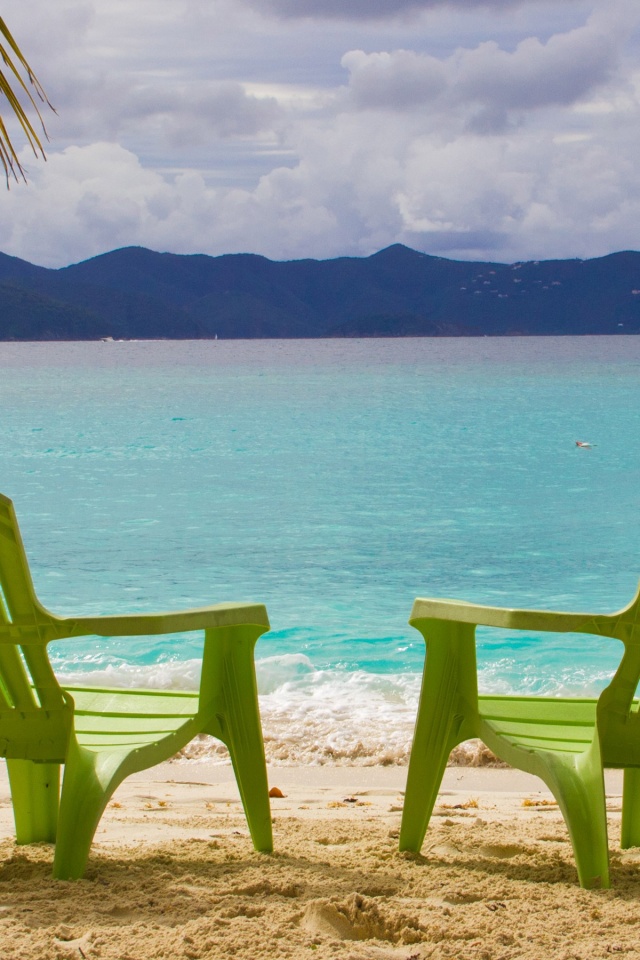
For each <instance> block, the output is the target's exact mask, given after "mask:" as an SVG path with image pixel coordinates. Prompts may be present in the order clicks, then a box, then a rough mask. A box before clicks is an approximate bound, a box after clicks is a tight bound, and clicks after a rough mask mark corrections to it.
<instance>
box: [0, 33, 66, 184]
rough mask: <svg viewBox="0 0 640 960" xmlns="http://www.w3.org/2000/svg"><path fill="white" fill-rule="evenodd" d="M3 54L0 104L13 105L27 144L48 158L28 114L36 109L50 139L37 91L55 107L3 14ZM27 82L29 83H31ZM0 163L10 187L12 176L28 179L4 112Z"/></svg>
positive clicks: (0, 121) (0, 128)
mask: <svg viewBox="0 0 640 960" xmlns="http://www.w3.org/2000/svg"><path fill="white" fill-rule="evenodd" d="M0 56H1V57H2V62H3V64H4V67H5V69H4V70H0V105H2V104H3V103H4V101H6V103H7V104H8V105H9V109H10V112H11V113H13V115H14V117H15V118H16V119H17V120H18V123H19V124H20V126H21V128H22V132H23V133H24V135H25V138H26V140H27V143H28V144H29V146H30V147H31V149H32V150H33V153H34V155H35V156H36V157H37V156H41V157H42V158H43V159H45V160H46V155H45V152H44V147H43V146H42V141H41V140H40V136H39V135H38V133H37V132H36V129H35V127H34V126H33V124H32V122H31V120H30V119H29V117H28V115H27V110H28V109H30V108H31V109H32V110H34V111H35V114H36V117H37V119H38V121H39V123H40V126H41V127H42V133H41V135H43V136H44V138H45V139H47V140H48V139H49V138H48V136H47V130H46V127H45V125H44V120H43V119H42V114H41V113H40V110H39V108H38V104H37V103H36V100H35V97H34V94H35V96H36V97H37V98H38V99H39V100H40V101H41V102H42V103H46V104H47V106H48V107H50V108H51V109H52V110H53V109H54V108H53V107H52V105H51V103H50V102H49V99H48V97H47V95H46V93H45V92H44V89H43V87H42V84H41V83H40V81H39V80H38V78H37V77H36V75H35V73H34V72H33V70H32V69H31V67H30V66H29V64H28V63H27V61H26V60H25V58H24V55H23V54H22V52H21V50H20V48H19V47H18V45H17V43H16V41H15V40H14V38H13V36H12V34H11V31H10V30H9V28H8V27H7V25H6V23H5V22H4V20H3V19H2V17H0ZM23 74H26V80H27V82H25V79H23ZM27 83H28V84H29V86H27ZM32 91H33V93H32ZM20 98H22V100H25V99H26V105H25V106H23V104H22V102H21V99H20ZM25 107H26V108H25ZM54 112H55V111H54ZM0 165H1V166H2V168H3V169H4V174H5V178H6V181H7V186H8V185H9V179H10V177H13V178H14V179H15V180H17V179H18V177H19V176H20V177H22V179H23V180H25V181H26V176H25V172H24V168H23V166H22V164H21V163H20V160H19V159H18V155H17V153H16V149H15V147H14V145H13V141H12V139H11V136H10V135H9V133H8V131H7V128H6V125H5V123H4V118H3V116H2V113H1V112H0Z"/></svg>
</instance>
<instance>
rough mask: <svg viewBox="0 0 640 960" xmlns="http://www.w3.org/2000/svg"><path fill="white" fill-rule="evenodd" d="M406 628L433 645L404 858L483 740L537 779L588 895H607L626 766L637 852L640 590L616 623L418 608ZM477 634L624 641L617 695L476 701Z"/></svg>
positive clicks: (455, 606) (625, 818)
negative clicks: (611, 793) (461, 750)
mask: <svg viewBox="0 0 640 960" xmlns="http://www.w3.org/2000/svg"><path fill="white" fill-rule="evenodd" d="M409 623H410V624H411V625H412V626H413V627H415V628H416V629H417V630H419V631H420V633H422V635H423V637H424V639H425V641H426V645H427V655H426V660H425V668H424V676H423V682H422V691H421V695H420V703H419V707H418V716H417V721H416V728H415V735H414V741H413V747H412V750H411V758H410V762H409V771H408V776H407V789H406V794H405V802H404V810H403V815H402V825H401V830H400V849H401V850H413V851H415V852H419V850H420V848H421V847H422V843H423V840H424V836H425V833H426V830H427V826H428V824H429V820H430V818H431V813H432V811H433V807H434V804H435V801H436V797H437V794H438V790H439V788H440V784H441V782H442V777H443V775H444V770H445V767H446V764H447V759H448V757H449V754H450V752H451V751H452V750H453V748H454V747H455V746H457V744H459V743H462V742H463V741H464V740H469V739H472V738H479V739H480V740H482V741H483V742H484V743H485V744H486V745H487V746H488V747H489V749H490V750H492V751H493V752H494V753H495V754H496V756H498V757H500V758H501V759H502V760H504V761H506V762H507V763H509V764H511V765H512V766H514V767H518V768H519V769H521V770H526V771H527V772H528V773H533V774H535V775H536V776H538V777H540V778H541V779H542V780H544V782H545V783H546V784H547V786H548V787H549V789H550V790H551V792H552V793H553V795H554V797H555V798H556V800H557V801H558V805H559V807H560V810H561V811H562V815H563V817H564V819H565V822H566V824H567V828H568V830H569V834H570V837H571V843H572V845H573V851H574V855H575V859H576V865H577V868H578V878H579V880H580V884H581V886H583V887H608V886H609V885H610V878H609V850H608V841H607V819H606V807H605V787H604V774H603V770H604V768H605V767H617V768H622V769H624V794H623V811H622V840H621V843H622V847H623V848H626V847H632V846H640V715H639V713H638V701H637V700H634V696H635V692H636V687H637V685H638V681H639V679H640V590H639V591H638V593H637V594H636V596H635V598H634V599H633V601H632V602H631V603H630V604H629V606H628V607H625V608H624V610H621V611H620V612H619V613H613V614H610V615H597V614H596V615H590V614H584V613H553V612H544V611H538V610H507V609H500V608H497V607H483V606H476V605H474V604H470V603H464V602H461V601H455V600H425V599H417V600H416V601H415V603H414V605H413V610H412V613H411V618H410V620H409ZM477 625H483V626H489V627H504V628H507V629H512V630H535V631H548V632H553V633H582V634H585V633H587V634H596V635H597V636H601V637H612V638H614V639H616V640H620V641H622V643H623V644H624V652H623V656H622V659H621V661H620V665H619V666H618V669H617V671H616V673H615V675H614V676H613V678H612V680H611V682H610V684H609V686H608V687H607V688H606V689H605V690H604V691H603V692H602V694H601V695H600V697H599V698H598V699H597V700H595V699H587V698H585V699H580V698H571V699H568V698H554V697H506V696H479V695H478V685H477V672H476V650H475V629H476V626H477Z"/></svg>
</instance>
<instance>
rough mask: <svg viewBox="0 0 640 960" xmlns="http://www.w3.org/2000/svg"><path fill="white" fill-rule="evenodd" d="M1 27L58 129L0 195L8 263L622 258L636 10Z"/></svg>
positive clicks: (76, 11) (361, 6)
mask: <svg viewBox="0 0 640 960" xmlns="http://www.w3.org/2000/svg"><path fill="white" fill-rule="evenodd" d="M2 16H3V17H4V19H5V20H6V22H7V24H8V25H9V27H10V29H11V30H12V31H13V33H14V36H15V37H16V39H17V40H18V42H19V43H20V45H21V47H22V49H23V52H24V53H25V54H26V56H27V58H28V60H29V61H30V63H31V65H32V67H33V68H34V69H35V71H36V73H37V74H38V77H39V79H40V81H41V82H42V83H43V85H44V87H45V89H46V91H47V93H48V95H49V98H50V99H51V101H52V103H53V104H54V105H55V107H56V110H57V115H53V114H50V113H47V114H46V116H45V120H46V124H47V130H48V133H49V137H50V143H49V144H48V146H47V157H48V159H47V162H46V163H44V162H42V161H37V160H35V159H34V158H33V156H32V155H30V154H29V153H27V152H26V151H22V152H21V154H20V155H21V158H22V160H23V162H24V163H25V166H26V167H27V170H28V177H29V184H28V185H24V184H15V185H13V186H12V187H11V190H10V191H8V192H7V191H5V190H4V188H2V190H1V191H0V204H1V205H2V206H1V209H0V250H2V251H3V252H5V253H9V254H12V255H14V256H18V257H22V258H24V259H27V260H30V261H32V262H34V263H39V264H43V265H45V266H61V265H65V264H68V263H71V262H75V261H78V260H83V259H86V258H87V257H90V256H94V255H96V254H98V253H103V252H105V251H107V250H111V249H114V248H116V247H122V246H128V245H142V246H146V247H150V248H152V249H154V250H162V251H165V250H168V251H172V252H175V253H200V252H202V253H209V254H214V255H215V254H221V253H228V252H241V251H242V252H253V253H261V254H264V255H265V256H268V257H271V258H273V259H294V258H296V259H297V258H300V257H317V258H326V257H334V256H340V255H352V256H364V255H368V254H370V253H373V252H375V251H376V250H379V249H381V248H382V247H385V246H388V245H389V244H391V243H395V242H401V243H405V244H407V245H408V246H411V247H413V248H415V249H417V250H422V251H425V252H427V253H432V254H436V255H439V256H445V257H451V258H454V259H480V258H482V259H491V260H497V261H509V262H510V261H514V260H524V259H548V258H553V257H594V256H601V255H603V254H607V253H610V252H612V251H615V250H621V249H640V159H639V158H640V122H639V121H640V3H638V0H561V2H558V0H485V2H480V0H55V3H52V2H51V0H29V2H28V3H25V2H24V0H4V2H3V4H2ZM4 113H5V112H4V111H3V114H4ZM11 129H12V131H15V128H14V127H12V128H11ZM16 140H19V135H18V133H17V132H16Z"/></svg>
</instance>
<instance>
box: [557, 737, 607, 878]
mask: <svg viewBox="0 0 640 960" xmlns="http://www.w3.org/2000/svg"><path fill="white" fill-rule="evenodd" d="M595 752H597V753H598V756H595ZM544 779H545V781H546V783H547V786H548V787H549V789H550V790H551V792H552V793H553V795H554V796H555V798H556V800H557V801H558V805H559V807H560V809H561V811H562V814H563V816H564V820H565V823H566V825H567V829H568V830H569V836H570V837H571V844H572V846H573V853H574V856H575V860H576V866H577V868H578V879H579V881H580V886H581V887H585V888H586V889H597V888H608V887H610V886H611V882H610V878H609V844H608V837H607V809H606V798H605V792H604V777H603V773H602V766H601V764H600V757H599V751H588V752H587V753H586V754H583V755H582V756H581V757H579V758H575V757H571V758H566V759H565V758H564V757H562V756H558V757H556V758H554V762H553V765H552V766H549V767H547V771H546V776H545V777H544Z"/></svg>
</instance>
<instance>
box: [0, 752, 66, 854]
mask: <svg viewBox="0 0 640 960" xmlns="http://www.w3.org/2000/svg"><path fill="white" fill-rule="evenodd" d="M7 772H8V774H9V786H10V787H11V801H12V804H13V817H14V820H15V824H16V843H21V844H22V843H38V842H40V841H47V842H50V843H53V842H54V841H55V839H56V827H57V824H58V802H59V797H60V764H59V763H35V762H34V761H33V760H7Z"/></svg>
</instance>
